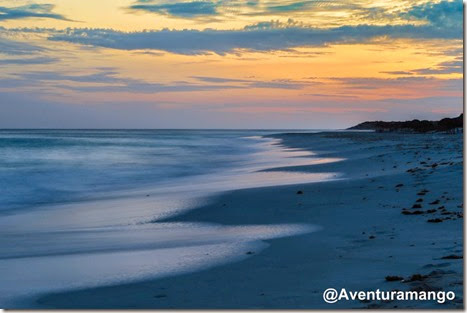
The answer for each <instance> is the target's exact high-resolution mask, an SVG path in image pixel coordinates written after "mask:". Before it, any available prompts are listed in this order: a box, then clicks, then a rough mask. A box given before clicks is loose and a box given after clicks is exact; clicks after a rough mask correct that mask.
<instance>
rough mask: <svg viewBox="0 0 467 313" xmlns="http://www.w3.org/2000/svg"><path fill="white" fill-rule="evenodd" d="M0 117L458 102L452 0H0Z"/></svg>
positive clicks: (192, 114) (19, 119)
mask: <svg viewBox="0 0 467 313" xmlns="http://www.w3.org/2000/svg"><path fill="white" fill-rule="evenodd" d="M0 27H1V28H0V55H1V57H0V66H1V67H2V71H1V74H0V93H1V94H0V98H1V99H2V100H0V113H1V114H0V127H3V128H8V127H26V126H29V127H75V128H81V127H90V128H119V127H123V128H343V127H348V126H351V125H353V124H355V123H357V122H361V121H364V120H368V119H381V120H395V119H409V118H419V119H422V118H426V119H439V118H442V117H447V116H449V117H451V116H454V115H457V114H459V113H461V111H462V69H463V52H462V2H461V1H458V0H456V1H426V0H421V1H407V0H397V1H391V2H389V1H369V0H358V1H357V0H356V1H346V2H340V1H319V0H311V1H296V0H283V1H279V0H256V1H247V0H245V1H243V0H231V1H221V0H219V1H208V0H200V1H163V0H149V1H143V0H139V1H138V0H99V1H90V0H82V1H72V0H55V1H53V0H49V1H46V0H45V1H23V0H21V1H5V0H4V1H1V0H0Z"/></svg>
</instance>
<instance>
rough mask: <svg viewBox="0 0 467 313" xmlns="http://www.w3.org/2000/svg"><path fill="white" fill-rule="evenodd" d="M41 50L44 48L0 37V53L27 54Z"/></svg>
mask: <svg viewBox="0 0 467 313" xmlns="http://www.w3.org/2000/svg"><path fill="white" fill-rule="evenodd" d="M0 30H1V28H0ZM43 50H44V49H43V48H41V47H39V46H35V45H32V44H29V43H25V42H21V41H15V40H11V39H7V38H2V37H0V53H3V54H7V55H27V54H34V53H38V52H41V51H43Z"/></svg>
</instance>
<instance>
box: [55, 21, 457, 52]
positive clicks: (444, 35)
mask: <svg viewBox="0 0 467 313" xmlns="http://www.w3.org/2000/svg"><path fill="white" fill-rule="evenodd" d="M376 37H391V38H412V39H440V38H441V39H459V40H460V39H461V38H462V28H446V29H444V28H438V27H433V26H430V25H424V26H415V25H386V26H372V25H358V26H342V27H336V28H328V29H322V28H307V27H285V28H261V29H257V28H256V29H248V28H246V29H241V30H213V29H205V30H202V31H200V30H160V31H142V32H131V33H128V32H121V31H116V30H109V29H67V30H65V31H56V32H53V33H51V34H50V36H49V40H53V41H65V42H72V43H77V44H83V45H91V46H95V47H105V48H112V49H121V50H162V51H167V52H172V53H178V54H187V55H195V54H207V53H217V54H221V55H222V54H226V53H235V52H238V51H239V50H251V51H274V50H288V49H293V48H296V47H311V46H323V45H327V44H335V43H361V42H367V41H369V40H371V39H373V38H376Z"/></svg>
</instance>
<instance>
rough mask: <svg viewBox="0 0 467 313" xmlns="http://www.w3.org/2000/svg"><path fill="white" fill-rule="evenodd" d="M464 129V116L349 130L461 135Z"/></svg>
mask: <svg viewBox="0 0 467 313" xmlns="http://www.w3.org/2000/svg"><path fill="white" fill-rule="evenodd" d="M463 127H464V114H461V115H459V116H458V117H454V118H443V119H441V120H439V121H427V120H423V121H420V120H411V121H405V122H383V121H372V122H363V123H360V124H358V125H355V126H352V127H350V128H349V130H375V131H377V132H412V133H428V132H447V133H461V132H462V129H463Z"/></svg>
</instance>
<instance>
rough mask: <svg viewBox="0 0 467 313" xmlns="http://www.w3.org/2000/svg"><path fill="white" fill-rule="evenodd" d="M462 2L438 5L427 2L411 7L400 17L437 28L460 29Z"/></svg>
mask: <svg viewBox="0 0 467 313" xmlns="http://www.w3.org/2000/svg"><path fill="white" fill-rule="evenodd" d="M463 6H464V4H463V2H462V1H459V0H454V1H441V2H438V3H433V2H428V3H424V4H421V5H416V6H413V7H412V8H411V9H410V10H409V11H407V12H405V13H402V14H401V17H403V18H407V19H414V18H415V19H419V20H425V21H427V22H428V23H429V24H431V25H434V26H437V27H443V28H448V27H455V28H459V27H462V24H463V21H464V19H463V9H464V8H463Z"/></svg>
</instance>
